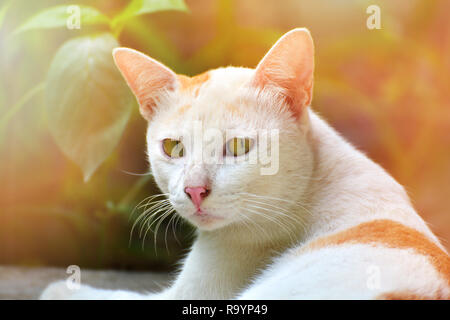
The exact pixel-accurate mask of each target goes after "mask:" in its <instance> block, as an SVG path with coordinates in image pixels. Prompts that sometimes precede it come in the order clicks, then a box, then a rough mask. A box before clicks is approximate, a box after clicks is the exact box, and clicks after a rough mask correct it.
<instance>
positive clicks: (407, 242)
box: [300, 219, 450, 294]
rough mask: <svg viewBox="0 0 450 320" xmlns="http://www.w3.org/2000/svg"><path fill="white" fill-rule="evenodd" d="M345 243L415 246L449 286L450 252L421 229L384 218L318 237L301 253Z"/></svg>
mask: <svg viewBox="0 0 450 320" xmlns="http://www.w3.org/2000/svg"><path fill="white" fill-rule="evenodd" d="M346 243H351V244H358V243H362V244H373V245H381V246H385V247H388V248H398V249H414V250H415V251H416V252H417V253H418V254H421V255H424V256H427V257H428V258H429V261H430V263H431V264H432V265H433V266H434V268H435V269H436V271H438V272H439V273H440V274H441V275H442V277H443V278H444V279H445V280H446V281H447V283H448V284H449V285H450V257H449V255H448V254H447V253H446V252H445V251H443V250H442V249H441V248H439V247H438V246H437V245H436V244H435V243H433V242H432V241H430V240H429V239H428V238H427V237H426V236H425V235H423V234H422V233H421V232H419V231H417V230H414V229H412V228H409V227H406V226H404V225H403V224H401V223H398V222H395V221H392V220H385V219H382V220H374V221H370V222H365V223H361V224H360V225H357V226H355V227H353V228H349V229H347V230H345V231H341V232H338V233H336V234H333V235H331V236H328V237H324V238H321V239H318V240H315V241H313V242H311V243H310V244H307V245H306V246H305V247H303V248H301V249H300V252H303V251H304V250H309V249H312V250H315V249H320V248H324V247H329V246H336V245H341V244H346ZM393 294H394V293H393Z"/></svg>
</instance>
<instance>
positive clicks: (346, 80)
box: [0, 0, 450, 269]
mask: <svg viewBox="0 0 450 320" xmlns="http://www.w3.org/2000/svg"><path fill="white" fill-rule="evenodd" d="M61 3H63V5H62V4H61ZM77 3H79V4H80V5H81V8H82V10H85V11H86V12H87V14H86V15H85V18H84V19H85V20H84V21H82V22H81V29H73V30H71V29H67V28H66V27H65V25H66V21H65V19H64V17H65V15H64V10H65V9H67V8H66V7H65V6H67V5H69V4H72V2H71V3H69V2H68V1H67V2H66V1H56V0H42V1H33V2H29V1H24V0H22V1H14V2H13V1H3V2H1V3H0V46H1V48H0V70H1V78H0V156H1V160H2V161H1V163H0V181H1V182H2V184H1V185H2V187H1V191H0V263H11V264H12V263H15V264H27V265H46V264H52V265H62V266H67V265H69V264H78V265H80V266H82V267H96V268H106V267H109V268H133V269H143V268H146V269H149V268H150V269H167V268H171V267H173V265H174V263H175V262H176V261H177V260H178V259H179V257H180V256H181V255H182V254H183V252H185V251H186V248H187V247H188V246H189V244H190V242H191V241H192V236H191V235H192V233H193V230H192V229H191V228H190V227H189V226H188V225H186V224H183V225H178V228H177V229H176V231H175V232H172V230H171V229H172V227H173V226H172V225H168V224H167V222H164V225H163V226H161V228H160V229H161V231H160V232H159V233H158V237H157V241H156V245H155V243H154V242H153V236H148V239H147V240H143V239H139V237H138V236H137V235H134V236H133V237H131V241H130V230H131V225H132V222H133V220H134V219H135V217H136V216H137V213H136V212H135V213H134V216H133V217H131V213H132V211H133V209H134V208H135V207H136V206H137V205H138V204H139V202H140V201H141V200H143V199H144V198H146V197H148V196H150V195H152V194H156V193H159V192H160V191H159V190H158V189H157V187H156V185H155V184H154V182H153V180H152V178H151V176H150V175H147V174H145V175H142V176H136V175H134V174H133V173H139V174H144V173H147V171H148V164H147V163H146V156H145V125H146V124H145V121H144V120H143V119H141V118H140V116H139V113H138V112H137V107H136V105H135V103H134V102H120V100H121V99H120V97H122V95H123V97H125V98H123V99H125V100H126V99H127V98H126V96H127V94H129V92H127V93H125V94H121V93H120V91H121V89H120V86H121V85H123V81H116V80H115V79H116V78H115V77H116V75H115V74H116V73H115V72H114V71H112V69H110V66H111V65H112V62H111V61H112V59H111V57H110V56H109V57H107V53H106V52H108V51H109V52H110V49H111V47H113V46H116V45H117V43H120V45H122V46H127V47H132V48H135V49H137V50H140V51H143V52H145V53H147V54H149V55H150V56H152V57H153V58H155V59H158V60H160V61H161V62H163V63H165V64H166V65H168V66H169V67H171V68H172V69H173V70H174V71H176V72H178V73H184V74H188V75H194V74H197V73H200V72H202V71H205V70H207V69H210V68H216V67H220V66H227V65H237V66H241V65H242V66H248V67H253V66H255V65H256V64H257V63H258V61H259V59H260V58H261V57H262V56H263V55H264V54H265V52H266V51H267V50H268V49H269V48H270V46H271V45H272V44H273V43H274V42H275V41H276V40H277V39H278V37H279V36H281V35H282V34H283V33H284V32H285V31H288V30H290V29H292V28H294V27H299V26H305V27H308V28H309V29H310V30H311V32H312V34H313V37H314V40H315V43H316V66H317V69H316V82H315V96H314V100H313V104H314V109H315V110H317V111H318V112H319V113H320V114H322V115H323V116H324V117H325V118H326V119H327V120H328V121H329V122H330V123H331V124H332V125H333V126H334V127H335V128H337V129H338V131H340V132H341V133H342V134H343V135H344V136H345V137H347V138H348V139H349V140H350V141H352V142H353V143H354V144H355V145H356V146H357V147H358V148H360V149H361V150H363V151H364V152H366V153H367V154H368V155H369V156H370V157H371V158H373V159H374V160H375V161H377V162H378V163H380V164H381V165H382V166H383V167H384V168H386V169H387V170H388V171H389V172H390V173H391V174H392V175H393V176H394V177H395V178H396V179H397V180H398V181H399V182H400V183H401V184H403V185H405V187H406V189H407V190H408V192H409V193H410V196H411V198H412V199H413V202H414V205H415V206H416V208H417V209H418V211H419V213H420V214H421V215H422V216H423V217H424V218H425V219H426V221H428V222H429V223H430V224H431V227H432V229H433V230H434V231H435V232H436V233H437V234H438V235H439V236H440V237H441V238H442V239H443V240H444V241H448V240H449V239H450V214H449V212H448V208H449V207H450V188H449V185H448V184H449V181H450V148H449V146H450V134H449V132H450V93H449V91H448V79H449V78H450V22H449V21H448V19H447V17H446V12H448V10H449V9H450V4H449V2H448V1H443V0H442V1H433V2H431V1H426V0H423V1H418V0H417V1H409V0H408V1H406V0H405V1H395V2H388V1H375V2H374V1H348V2H339V3H338V2H336V1H331V0H318V1H300V0H286V1H283V2H282V3H280V2H279V1H275V0H268V1H264V2H261V1H257V0H245V1H231V0H215V1H210V0H195V1H194V0H192V1H189V0H186V4H185V3H184V2H183V1H181V0H166V1H165V0H153V1H144V0H140V1H136V0H133V1H126V0H117V1H106V0H99V1H87V0H86V1H85V0H80V1H77ZM369 4H378V5H379V6H380V7H381V15H382V16H381V22H382V29H381V30H369V29H367V28H366V19H367V14H366V10H365V8H366V7H367V6H368V5H369ZM64 8H65V9H64ZM188 8H189V9H188ZM166 9H173V10H166ZM52 10H53V14H52V12H51V11H52ZM55 13H56V14H55ZM147 13H151V14H147ZM82 16H83V13H82ZM44 27H45V28H46V29H45V30H44V29H43V28H44ZM94 34H95V35H97V36H96V38H93V35H94ZM99 35H100V36H99ZM98 37H99V38H98ZM92 39H97V40H99V41H100V42H102V41H103V40H102V39H109V40H105V41H104V42H105V43H107V44H106V45H104V44H99V42H97V41H93V40H92ZM97 46H100V47H97ZM83 48H84V49H86V48H89V49H90V50H83ZM96 48H98V49H96ZM102 48H103V49H102ZM64 51H65V52H66V53H64ZM84 54H85V55H84ZM92 59H93V60H92ZM83 61H84V62H83ZM86 61H87V62H86ZM93 61H94V62H93ZM83 63H84V65H86V63H87V65H89V66H91V67H92V68H93V69H92V70H91V71H92V72H91V73H90V74H91V75H92V74H94V75H95V77H94V78H95V79H91V80H92V81H90V82H89V81H88V82H89V83H90V84H89V86H85V87H83V86H82V84H81V83H86V81H85V80H83V79H84V78H83V77H84V76H87V74H86V73H84V72H82V71H81V70H82V69H81V68H83ZM55 65H56V67H55ZM88 74H89V73H88ZM64 75H66V76H64ZM67 75H69V76H68V77H67ZM102 75H103V76H102ZM99 79H100V80H99ZM102 79H103V80H102ZM106 79H107V80H106ZM119 83H120V84H119ZM49 84H50V85H49ZM99 87H101V88H102V89H99ZM89 99H92V100H89ZM93 101H101V103H93ZM108 105H110V107H111V108H110V109H108ZM83 115H85V116H87V118H86V120H85V121H83V120H77V121H75V120H74V119H77V117H81V118H83ZM81 118H80V119H81ZM113 123H115V126H114V128H113V129H110V128H109V125H112V124H113ZM98 124H100V126H97V125H98ZM98 127H102V128H103V129H101V130H99V131H98V132H97V133H98V137H101V138H100V139H92V137H93V136H94V135H92V128H97V129H98ZM108 128H109V129H108ZM108 130H110V131H108ZM77 131H79V134H77ZM88 133H89V134H88ZM97 133H96V134H97ZM103 141H107V142H103ZM80 143H81V144H80ZM77 144H78V145H80V146H82V147H81V149H76V148H73V146H75V145H77ZM61 150H64V154H66V155H68V157H69V158H70V159H72V160H73V161H75V163H77V164H78V165H80V166H81V167H82V168H84V174H85V177H87V176H90V175H91V173H92V172H93V171H94V170H95V169H96V168H98V169H97V170H96V171H95V173H94V174H93V175H92V176H91V178H90V179H89V180H88V181H87V182H84V181H83V173H82V172H81V171H80V169H79V167H78V166H77V165H75V163H74V162H72V160H69V158H66V156H64V154H63V153H62V151H61ZM92 150H95V151H96V152H92ZM93 158H95V159H96V160H95V161H94V162H89V163H90V164H89V165H86V163H85V161H86V159H88V160H89V161H92V159H93ZM92 163H94V164H92ZM87 168H89V169H87ZM86 169H87V170H86ZM136 211H139V210H136ZM167 220H169V219H167ZM176 236H178V239H179V242H178V241H177V239H176ZM143 242H144V243H146V244H145V249H144V250H143V249H142V244H143ZM166 244H167V245H166ZM444 244H445V245H447V243H446V242H444Z"/></svg>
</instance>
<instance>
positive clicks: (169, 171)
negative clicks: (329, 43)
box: [113, 29, 314, 230]
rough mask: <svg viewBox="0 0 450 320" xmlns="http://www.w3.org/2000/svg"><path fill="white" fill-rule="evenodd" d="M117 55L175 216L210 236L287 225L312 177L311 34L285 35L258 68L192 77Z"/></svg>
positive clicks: (122, 51) (122, 52)
mask: <svg viewBox="0 0 450 320" xmlns="http://www.w3.org/2000/svg"><path fill="white" fill-rule="evenodd" d="M113 55H114V59H115V62H116V64H117V66H118V68H119V69H120V71H121V72H122V74H123V76H124V77H125V79H126V81H127V83H128V85H129V86H130V88H131V90H132V91H133V93H134V94H135V96H136V97H137V100H138V102H139V105H140V112H141V114H142V115H143V117H144V118H145V119H146V120H147V121H148V132H147V145H148V156H149V161H150V164H151V169H152V172H153V175H154V177H155V179H156V182H157V184H158V186H159V187H160V189H161V190H162V191H163V192H164V193H166V194H167V196H168V198H169V199H170V202H171V204H172V206H173V207H174V208H175V209H176V211H177V212H178V214H180V215H181V216H183V217H184V218H186V219H187V220H189V221H190V222H191V223H192V224H194V225H196V226H197V227H199V228H200V229H204V230H214V229H217V228H220V227H223V226H226V225H255V224H258V225H259V226H263V225H264V224H267V223H272V224H273V223H276V222H279V221H282V220H285V219H288V218H289V217H288V218H286V216H288V215H289V212H290V211H292V210H291V209H293V208H295V206H296V205H297V204H296V202H297V201H298V199H299V198H300V197H301V196H302V194H303V193H304V192H305V189H306V187H307V181H308V177H310V175H311V171H312V155H311V150H310V148H309V144H308V143H307V132H308V126H309V117H308V110H307V107H308V106H309V104H310V102H311V98H312V84H313V69H314V57H313V56H314V48H313V42H312V39H311V36H310V34H309V32H308V31H307V30H306V29H294V30H292V31H290V32H288V33H287V34H285V35H284V36H283V37H281V38H280V40H278V42H277V43H276V44H275V45H274V46H273V47H272V48H271V49H270V51H269V52H268V53H267V54H266V56H265V57H264V58H263V59H262V60H261V62H260V63H259V64H258V66H257V67H256V69H247V68H235V67H227V68H219V69H215V70H211V71H208V72H205V73H203V74H200V75H197V76H195V77H187V76H184V75H177V74H176V73H174V72H173V71H172V70H170V69H169V68H167V67H166V66H164V65H162V64H161V63H159V62H157V61H155V60H153V59H152V58H149V57H148V56H146V55H144V54H142V53H139V52H137V51H135V50H132V49H127V48H118V49H115V50H114V52H113ZM286 222H289V223H293V221H289V220H287V221H286Z"/></svg>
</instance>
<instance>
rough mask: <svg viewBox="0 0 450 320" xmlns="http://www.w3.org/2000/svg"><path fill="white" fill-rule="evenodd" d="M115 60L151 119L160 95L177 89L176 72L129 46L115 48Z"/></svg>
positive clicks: (140, 105)
mask: <svg viewBox="0 0 450 320" xmlns="http://www.w3.org/2000/svg"><path fill="white" fill-rule="evenodd" d="M113 57H114V61H115V63H116V65H117V67H118V68H119V70H120V72H121V73H122V75H123V77H124V78H125V80H126V82H127V83H128V86H129V87H130V88H131V91H133V93H134V95H135V96H136V98H137V100H138V102H139V110H140V112H141V114H142V116H143V117H144V118H145V119H146V120H150V119H151V116H152V113H153V108H154V107H155V105H156V104H157V102H158V98H159V96H160V95H161V94H162V93H164V92H166V91H172V90H175V88H176V85H177V76H176V74H175V73H174V72H173V71H172V70H170V69H169V68H167V67H166V66H164V65H163V64H161V63H160V62H158V61H156V60H154V59H152V58H150V57H148V56H146V55H145V54H143V53H141V52H139V51H136V50H133V49H128V48H116V49H114V50H113Z"/></svg>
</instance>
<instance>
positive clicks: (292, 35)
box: [252, 28, 314, 117]
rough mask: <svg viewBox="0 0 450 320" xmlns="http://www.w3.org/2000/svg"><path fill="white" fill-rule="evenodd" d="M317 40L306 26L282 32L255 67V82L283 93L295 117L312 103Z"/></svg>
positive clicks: (257, 84) (262, 86)
mask: <svg viewBox="0 0 450 320" xmlns="http://www.w3.org/2000/svg"><path fill="white" fill-rule="evenodd" d="M313 72H314V44H313V41H312V38H311V34H310V33H309V31H308V30H307V29H305V28H297V29H294V30H291V31H289V32H288V33H286V34H285V35H283V36H282V37H281V38H280V39H279V40H278V41H277V42H276V43H275V44H274V45H273V47H272V48H271V49H270V50H269V52H268V53H267V54H266V55H265V56H264V58H263V59H262V60H261V62H260V63H259V64H258V66H257V67H256V71H255V75H254V78H253V80H252V85H254V86H256V87H258V88H261V89H266V88H267V89H269V90H270V89H273V90H276V92H278V93H280V94H281V95H282V96H283V98H284V99H285V101H286V102H287V104H288V105H289V108H290V109H291V111H292V112H293V114H294V115H295V116H296V117H300V115H301V114H302V112H303V110H305V109H306V107H307V106H309V105H310V103H311V99H312V88H313Z"/></svg>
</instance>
